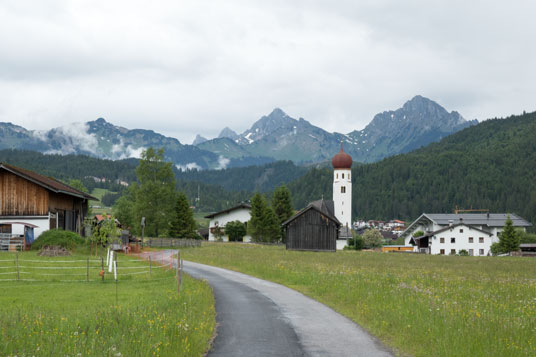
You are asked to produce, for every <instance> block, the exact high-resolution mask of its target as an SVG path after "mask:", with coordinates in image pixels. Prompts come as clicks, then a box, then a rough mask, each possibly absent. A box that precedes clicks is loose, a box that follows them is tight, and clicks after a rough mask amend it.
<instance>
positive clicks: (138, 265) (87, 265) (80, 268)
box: [0, 253, 177, 282]
mask: <svg viewBox="0 0 536 357" xmlns="http://www.w3.org/2000/svg"><path fill="white" fill-rule="evenodd" d="M23 255H26V254H23ZM6 256H7V255H2V256H1V258H2V259H0V282H7V281H32V282H35V281H43V282H55V281H59V282H94V281H103V282H104V281H105V280H111V279H113V280H123V279H132V278H133V277H134V276H137V277H138V278H142V279H143V278H145V279H147V280H149V279H154V278H156V279H158V278H162V277H163V275H164V274H161V273H160V272H161V271H163V270H164V269H163V268H176V266H177V264H176V261H175V262H173V261H172V260H169V259H168V260H166V261H164V260H162V259H161V260H157V261H154V260H152V259H149V260H148V261H145V260H140V259H131V258H130V257H128V256H124V258H122V259H117V255H115V257H116V259H115V263H116V273H117V275H116V276H114V272H113V269H110V267H111V265H110V264H109V265H106V261H105V259H104V258H93V257H92V258H87V259H69V257H60V258H59V260H57V259H53V258H47V259H27V258H28V257H27V255H26V256H24V258H21V257H19V253H16V254H14V256H13V258H11V259H5V258H6ZM155 263H156V264H155ZM166 275H167V277H168V278H169V274H166Z"/></svg>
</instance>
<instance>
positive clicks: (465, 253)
mask: <svg viewBox="0 0 536 357" xmlns="http://www.w3.org/2000/svg"><path fill="white" fill-rule="evenodd" d="M458 255H461V256H463V257H468V256H469V252H468V251H466V250H465V249H462V250H460V251H459V252H458Z"/></svg>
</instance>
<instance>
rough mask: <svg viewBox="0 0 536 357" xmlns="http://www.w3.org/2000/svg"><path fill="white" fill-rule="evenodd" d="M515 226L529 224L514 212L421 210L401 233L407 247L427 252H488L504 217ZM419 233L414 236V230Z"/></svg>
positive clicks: (497, 234) (479, 254)
mask: <svg viewBox="0 0 536 357" xmlns="http://www.w3.org/2000/svg"><path fill="white" fill-rule="evenodd" d="M508 216H510V218H511V219H512V222H513V225H514V227H516V228H519V229H522V230H526V228H527V227H530V226H531V224H530V223H529V222H527V221H526V220H524V219H523V218H521V217H519V216H517V215H515V214H506V213H458V214H456V213H423V214H422V215H421V216H420V217H419V218H418V219H417V220H416V221H415V222H413V223H412V224H410V225H409V227H408V229H406V230H405V231H404V233H402V237H404V243H405V245H406V246H409V245H412V246H414V250H415V251H418V252H421V253H427V254H458V253H459V252H460V250H465V251H467V252H468V253H469V255H474V256H482V255H489V254H490V248H491V245H492V244H493V243H495V242H498V241H499V234H500V232H501V231H502V229H503V227H504V224H505V222H506V219H507V217H508ZM419 231H420V232H422V235H420V236H415V235H414V234H415V233H416V232H419Z"/></svg>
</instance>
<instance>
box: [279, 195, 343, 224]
mask: <svg viewBox="0 0 536 357" xmlns="http://www.w3.org/2000/svg"><path fill="white" fill-rule="evenodd" d="M311 209H312V210H315V211H318V212H320V213H321V214H323V215H324V216H326V217H327V218H329V219H330V220H332V221H333V222H335V224H336V225H337V226H340V225H341V222H339V220H338V219H337V217H335V213H334V212H335V204H334V203H333V201H331V200H328V201H326V200H318V201H314V202H311V203H309V204H308V205H307V207H305V208H304V209H302V210H301V211H299V212H298V213H296V214H295V215H294V216H292V217H290V218H289V219H287V220H286V221H285V222H283V223H282V224H281V225H282V226H286V225H287V224H289V223H290V222H292V221H294V220H295V219H296V218H298V217H300V216H301V215H303V214H304V213H305V212H307V211H309V210H311Z"/></svg>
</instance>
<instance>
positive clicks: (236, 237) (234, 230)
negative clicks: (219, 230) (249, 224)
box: [225, 221, 246, 242]
mask: <svg viewBox="0 0 536 357" xmlns="http://www.w3.org/2000/svg"><path fill="white" fill-rule="evenodd" d="M225 234H227V236H229V241H230V242H242V241H243V239H244V236H245V235H246V226H245V225H244V223H242V222H240V221H232V222H228V223H227V224H226V225H225Z"/></svg>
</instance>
